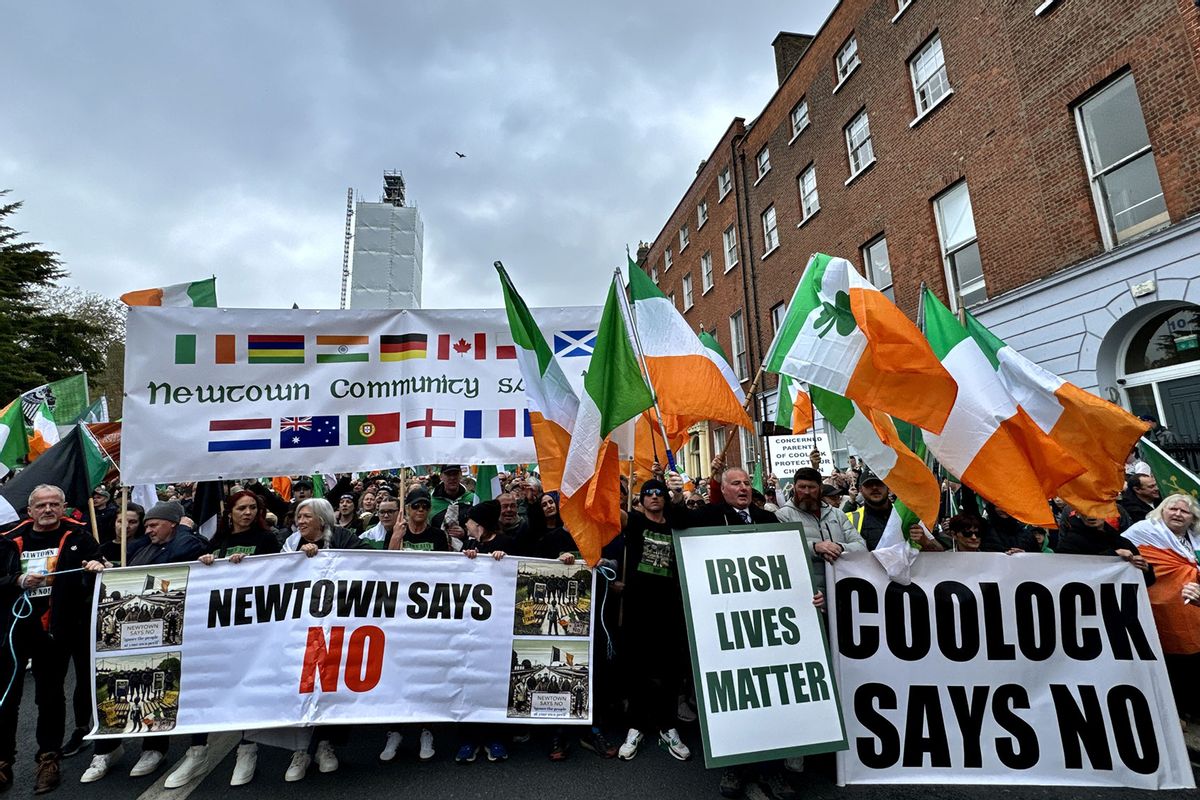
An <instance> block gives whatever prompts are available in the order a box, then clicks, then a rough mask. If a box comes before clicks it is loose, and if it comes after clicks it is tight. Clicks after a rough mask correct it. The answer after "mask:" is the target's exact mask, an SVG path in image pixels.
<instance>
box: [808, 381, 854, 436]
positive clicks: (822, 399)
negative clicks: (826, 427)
mask: <svg viewBox="0 0 1200 800" xmlns="http://www.w3.org/2000/svg"><path fill="white" fill-rule="evenodd" d="M808 396H809V397H811V398H812V402H813V406H814V407H815V408H816V409H817V411H820V412H821V416H823V417H824V418H825V419H827V420H828V421H829V423H830V424H831V425H833V427H835V428H837V429H838V430H839V431H845V430H846V426H847V425H849V424H850V420H852V419H854V415H855V413H857V412H855V410H854V403H852V402H850V400H848V399H847V398H845V397H842V396H841V395H840V394H835V393H834V392H830V391H827V390H825V389H822V388H821V387H820V386H813V385H812V384H809V387H808Z"/></svg>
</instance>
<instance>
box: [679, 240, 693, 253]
mask: <svg viewBox="0 0 1200 800" xmlns="http://www.w3.org/2000/svg"><path fill="white" fill-rule="evenodd" d="M690 244H691V242H688V243H687V244H685V245H682V246H680V248H679V255H683V251H684V250H687V249H688V245H690Z"/></svg>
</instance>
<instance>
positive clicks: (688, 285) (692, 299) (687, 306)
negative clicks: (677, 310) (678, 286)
mask: <svg viewBox="0 0 1200 800" xmlns="http://www.w3.org/2000/svg"><path fill="white" fill-rule="evenodd" d="M682 287H683V310H684V311H689V310H691V308H692V306H694V305H696V296H695V293H694V292H693V291H692V273H690V272H685V273H684V274H683V284H682Z"/></svg>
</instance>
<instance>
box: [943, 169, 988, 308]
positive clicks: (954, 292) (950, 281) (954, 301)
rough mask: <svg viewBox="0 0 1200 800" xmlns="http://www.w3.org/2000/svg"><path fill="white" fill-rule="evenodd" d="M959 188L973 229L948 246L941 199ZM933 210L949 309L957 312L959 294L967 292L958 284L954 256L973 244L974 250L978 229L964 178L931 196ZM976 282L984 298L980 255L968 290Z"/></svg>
mask: <svg viewBox="0 0 1200 800" xmlns="http://www.w3.org/2000/svg"><path fill="white" fill-rule="evenodd" d="M960 189H961V190H962V191H964V192H966V193H967V207H968V209H969V210H970V212H971V229H972V231H973V235H972V236H971V237H970V238H969V239H964V240H962V241H961V242H954V243H953V244H952V246H949V247H948V246H947V243H946V235H947V225H946V220H945V216H944V214H943V211H942V209H943V208H944V206H943V201H944V200H946V199H948V198H949V197H950V196H951V195H952V194H953V193H955V192H957V191H959V190H960ZM933 211H934V214H933V216H934V220H935V221H936V222H937V230H938V245H939V247H940V248H941V250H942V269H943V272H944V274H945V278H946V288H947V291H946V294H947V295H948V296H949V298H950V310H951V311H953V312H955V313H957V312H958V306H959V302H958V299H959V297H960V296H962V295H964V294H967V292H965V291H963V288H964V287H962V286H960V285H959V283H958V278H957V277H956V275H955V269H954V256H955V255H956V254H958V253H961V252H963V251H965V250H967V249H969V248H970V247H971V246H972V245H974V246H975V248H976V250H978V248H979V231H978V230H976V229H975V207H974V206H973V205H972V204H971V192H970V189H969V188H968V187H967V182H966V181H965V180H962V181H958V182H957V183H955V184H954V185H953V186H950V187H948V188H946V189H945V190H944V191H943V192H941V193H940V194H938V196H937V197H935V198H933ZM976 283H978V284H979V287H980V288H982V289H983V293H984V299H985V300H986V299H987V277H986V276H985V275H983V258H982V257H980V277H979V278H978V279H977V280H976V281H972V283H971V286H970V289H969V291H975V289H976V288H977V287H976V286H975V284H976Z"/></svg>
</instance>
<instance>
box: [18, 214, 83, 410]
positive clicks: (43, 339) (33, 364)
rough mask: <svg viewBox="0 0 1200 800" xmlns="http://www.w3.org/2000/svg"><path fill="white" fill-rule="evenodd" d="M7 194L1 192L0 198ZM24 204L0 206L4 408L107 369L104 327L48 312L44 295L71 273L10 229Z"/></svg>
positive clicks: (44, 251) (58, 313) (51, 255)
mask: <svg viewBox="0 0 1200 800" xmlns="http://www.w3.org/2000/svg"><path fill="white" fill-rule="evenodd" d="M7 194H8V191H7V190H5V191H0V198H3V197H5V196H7ZM20 207H21V204H20V203H2V202H0V398H3V399H0V403H3V402H7V401H8V400H9V399H11V398H14V397H16V396H17V395H19V394H20V393H21V392H23V391H25V390H26V389H31V388H33V387H34V386H39V385H41V384H43V383H47V382H48V381H53V380H58V379H59V378H65V377H67V376H68V375H74V374H75V373H78V372H95V371H98V370H99V369H100V368H101V367H102V366H103V365H104V351H103V350H102V349H100V348H99V347H97V341H98V340H99V339H100V338H101V337H102V336H103V334H104V331H103V329H102V326H101V325H100V324H98V323H96V322H92V321H89V320H80V319H73V318H71V317H69V316H67V315H65V314H63V313H60V312H55V311H49V310H47V309H46V308H44V307H43V305H42V303H41V292H43V291H45V290H46V289H48V288H49V287H50V286H51V285H53V284H54V282H55V281H57V280H60V279H61V278H64V277H66V275H67V271H66V269H64V268H63V266H62V263H61V262H60V261H59V260H58V254H57V253H55V252H52V251H50V250H43V249H41V246H40V245H39V244H38V243H37V242H23V241H20V238H21V237H22V236H23V235H24V234H23V233H22V232H20V231H17V230H15V229H14V228H12V227H10V226H9V225H8V224H7V220H8V218H9V217H11V216H12V215H13V214H14V213H16V211H17V210H18V209H19V208H20Z"/></svg>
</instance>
